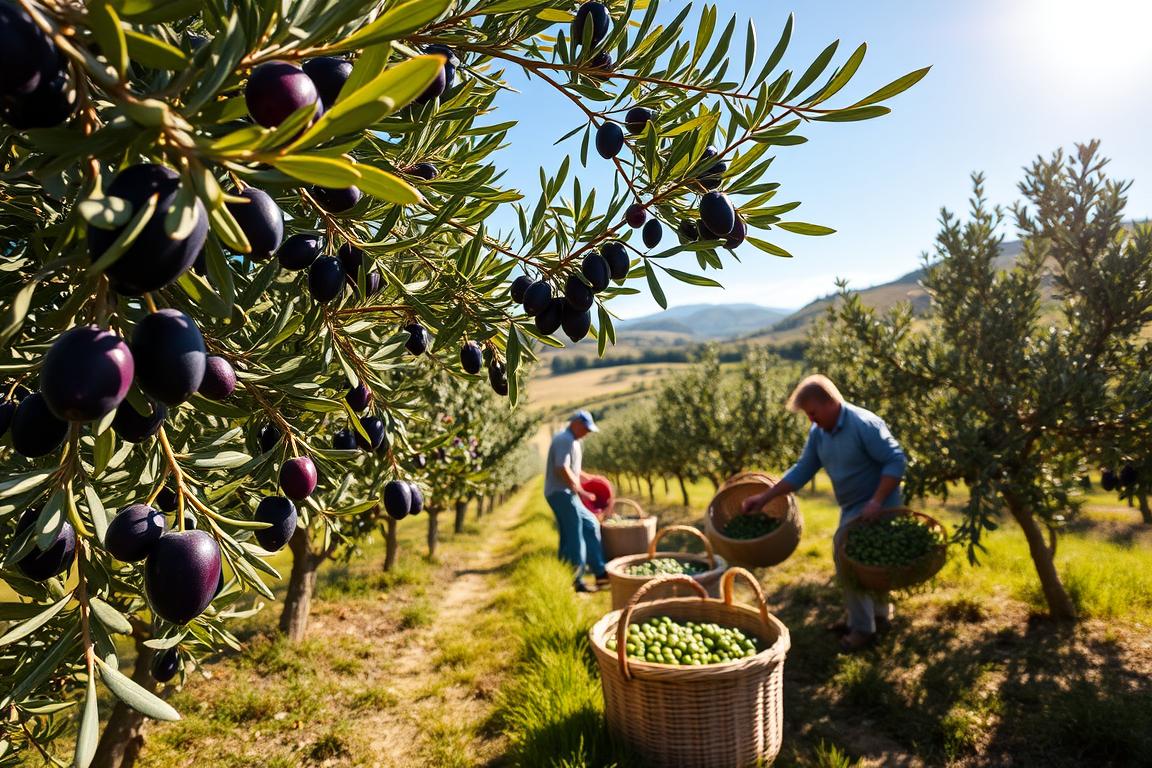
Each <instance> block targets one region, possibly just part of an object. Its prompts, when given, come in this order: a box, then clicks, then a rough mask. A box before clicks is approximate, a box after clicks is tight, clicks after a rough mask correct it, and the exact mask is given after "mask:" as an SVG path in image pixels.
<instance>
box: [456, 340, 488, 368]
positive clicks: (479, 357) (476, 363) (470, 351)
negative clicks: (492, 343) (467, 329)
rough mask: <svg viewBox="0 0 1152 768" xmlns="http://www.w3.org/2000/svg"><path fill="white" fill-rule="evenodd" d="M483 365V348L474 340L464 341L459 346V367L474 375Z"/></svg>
mask: <svg viewBox="0 0 1152 768" xmlns="http://www.w3.org/2000/svg"><path fill="white" fill-rule="evenodd" d="M483 365H484V350H483V349H481V348H480V345H479V344H477V343H476V342H474V341H466V342H464V345H463V346H462V347H460V367H461V368H463V369H464V372H465V373H470V374H472V375H476V374H477V373H480V368H481V367H482V366H483Z"/></svg>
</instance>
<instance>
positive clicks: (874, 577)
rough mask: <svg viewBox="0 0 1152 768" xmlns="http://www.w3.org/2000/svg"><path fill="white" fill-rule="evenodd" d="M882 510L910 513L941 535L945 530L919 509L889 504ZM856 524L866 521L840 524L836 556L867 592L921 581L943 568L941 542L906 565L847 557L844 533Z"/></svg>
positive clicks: (945, 554) (944, 547)
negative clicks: (873, 562)
mask: <svg viewBox="0 0 1152 768" xmlns="http://www.w3.org/2000/svg"><path fill="white" fill-rule="evenodd" d="M885 512H886V514H885V516H886V517H892V516H894V515H914V516H916V517H918V518H920V519H921V520H923V521H925V522H927V523H928V524H929V525H931V526H933V527H934V528H936V529H937V530H939V531H940V532H941V533H942V534H944V533H946V531H945V529H944V526H943V525H941V524H940V521H939V520H936V519H935V518H933V517H929V516H928V515H925V514H923V513H921V512H916V511H914V510H911V509H908V508H907V507H893V508H892V509H889V510H886V511H885ZM857 525H868V523H867V522H865V521H864V520H861V519H860V518H857V519H855V520H852V521H851V522H849V523H848V524H847V525H845V526H844V531H843V533H842V534H841V535H840V536H839V537H838V541H837V544H836V556H837V557H838V558H839V559H840V562H841V563H843V565H844V570H845V571H846V572H847V573H846V575H847V576H848V577H849V578H850V579H851V580H852V582H854V585H855V586H857V587H860V588H862V589H864V590H866V591H868V592H888V591H889V590H893V589H907V588H908V587H914V586H916V585H917V584H923V583H924V582H926V581H928V580H929V579H931V578H932V577H933V576H935V575H936V574H937V573H939V572H940V569H941V568H943V567H944V563H945V562H947V560H948V545H947V544H941V545H940V546H939V547H937V548H936V549H933V550H932V551H931V552H929V553H928V554H926V555H924V556H923V557H921V558H920V559H919V560H916V561H914V562H912V563H909V564H907V565H899V566H882V565H865V564H864V563H861V562H858V561H856V560H853V559H852V558H850V557H848V554H847V553H846V552H845V548H846V547H847V543H848V532H849V531H850V530H851V529H852V528H853V527H855V526H857Z"/></svg>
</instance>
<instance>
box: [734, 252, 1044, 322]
mask: <svg viewBox="0 0 1152 768" xmlns="http://www.w3.org/2000/svg"><path fill="white" fill-rule="evenodd" d="M1023 247H1024V246H1023V243H1021V242H1020V241H1019V240H1013V241H1011V242H1006V243H1004V244H1003V245H1002V246H1001V248H1000V256H999V258H997V260H996V266H997V267H999V268H1000V269H1007V268H1009V267H1011V266H1012V265H1013V264H1015V263H1016V257H1017V256H1019V255H1020V252H1021V251H1022V250H1023ZM923 277H924V270H923V269H917V270H916V271H915V272H909V273H908V274H906V275H904V276H903V277H900V278H897V279H896V280H893V281H892V282H889V283H884V284H882V285H875V286H872V287H871V288H862V289H860V290H856V291H852V293H854V294H856V295H858V296H859V297H860V300H861V301H862V302H864V304H865V305H866V306H869V307H875V308H876V309H889V308H891V307H893V306H895V305H896V304H899V303H900V302H902V301H907V302H910V303H911V304H912V310H913V312H915V313H917V314H919V313H922V312H924V311H925V310H927V309H928V303H929V301H928V294H927V292H926V291H925V290H924V289H923V288H922V287H921V285H920V280H921V279H922V278H923ZM835 300H836V294H834V293H831V294H828V295H827V296H825V297H824V298H821V299H816V300H815V301H813V302H811V303H810V304H807V305H806V306H804V307H801V308H800V309H798V310H797V311H796V312H793V313H792V314H791V315H789V316H788V317H786V318H784V319H783V320H781V321H779V322H778V323H776V324H775V325H773V326H772V327H771V328H769V329H768V330H766V331H764V332H761V333H753V334H750V335H749V336H747V337H745V338H747V339H748V340H750V341H756V342H764V343H768V344H783V343H788V342H792V341H795V340H797V339H800V338H803V337H804V335H805V334H807V332H808V327H809V326H810V325H812V323H813V322H814V321H815V320H816V319H817V318H820V317H823V316H824V314H825V313H826V312H827V311H828V307H829V306H830V305H831V304H832V302H833V301H835Z"/></svg>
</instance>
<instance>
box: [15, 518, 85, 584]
mask: <svg viewBox="0 0 1152 768" xmlns="http://www.w3.org/2000/svg"><path fill="white" fill-rule="evenodd" d="M40 511H41V510H40V508H39V507H34V508H32V509H26V510H24V513H23V514H21V515H20V520H19V521H18V522H17V523H16V535H17V536H19V535H20V534H21V533H23V532H24V531H26V530H28V529H29V528H33V527H34V526H35V524H36V520H37V518H39V517H40ZM33 535H35V534H33ZM75 554H76V530H75V529H74V528H73V527H72V524H71V523H69V522H67V521H65V522H64V523H63V524H62V525H61V526H60V530H59V531H57V532H56V537H55V538H54V539H52V543H51V544H49V545H48V548H47V549H41V548H40V547H39V546H37V545H36V544H33V545H32V550H31V551H30V552H28V554H26V555H24V557H22V558H20V560H19V561H18V562H17V563H16V567H17V568H19V569H20V572H21V573H23V574H24V575H25V576H27V577H28V578H30V579H32V580H33V581H44V580H45V579H50V578H52V577H53V576H57V575H59V574H61V573H64V572H65V571H67V570H68V568H69V566H71V565H72V558H73V557H74V556H75Z"/></svg>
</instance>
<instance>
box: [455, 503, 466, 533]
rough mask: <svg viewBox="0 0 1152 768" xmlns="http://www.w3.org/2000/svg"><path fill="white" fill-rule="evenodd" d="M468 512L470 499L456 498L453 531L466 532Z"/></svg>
mask: <svg viewBox="0 0 1152 768" xmlns="http://www.w3.org/2000/svg"><path fill="white" fill-rule="evenodd" d="M467 514H468V499H456V519H455V520H454V521H453V523H452V532H453V533H464V516H465V515H467Z"/></svg>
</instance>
